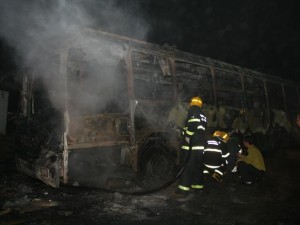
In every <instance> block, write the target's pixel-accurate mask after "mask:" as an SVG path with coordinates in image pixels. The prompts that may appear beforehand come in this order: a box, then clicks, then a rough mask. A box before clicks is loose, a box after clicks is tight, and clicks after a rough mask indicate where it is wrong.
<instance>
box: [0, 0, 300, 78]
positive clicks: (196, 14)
mask: <svg viewBox="0 0 300 225" xmlns="http://www.w3.org/2000/svg"><path fill="white" fill-rule="evenodd" d="M3 2H6V1H3ZM7 2H10V1H7ZM26 2H36V1H33V0H31V1H26ZM40 2H43V4H44V5H43V7H45V4H50V3H49V2H54V1H40ZM73 2H76V3H78V4H79V5H80V6H81V7H82V8H84V10H86V11H87V12H88V13H89V15H90V16H91V18H93V20H94V22H93V25H92V26H94V27H97V28H100V29H102V30H105V31H109V32H114V33H117V34H121V35H126V36H129V37H132V38H136V39H142V40H145V41H148V42H152V43H157V44H168V45H172V46H176V47H177V48H178V49H180V50H184V51H188V52H192V53H196V54H199V55H202V56H207V57H210V58H214V59H217V60H221V61H225V62H228V63H231V64H234V65H238V66H242V67H246V68H249V69H253V70H257V71H260V72H264V73H267V74H271V75H275V76H280V77H283V78H286V79H292V80H297V81H299V77H298V74H299V73H300V65H299V58H300V41H299V40H300V34H299V30H300V13H299V12H298V11H299V10H298V9H299V7H297V5H298V4H297V3H298V2H297V1H292V0H287V1H276V0H264V1H262V0H251V1H250V0H249V1H240V0H230V1H217V0H190V1H188V0H186V1H178V0H131V1H128V0H127V1H126V0H114V1H110V0H99V1H97V0H87V1H82V0H81V1H80V0H77V1H76V0H75V1H73ZM1 4H2V3H0V5H1ZM25 6H26V5H25ZM22 7H24V3H22ZM30 7H31V5H30V4H28V8H27V11H29V12H30ZM104 9H105V10H104ZM116 9H117V10H116ZM29 14H30V13H29ZM2 19H3V18H2ZM7 22H9V21H6V23H7ZM136 24H139V25H136ZM132 27H134V30H133V29H132ZM142 29H144V31H143V32H139V30H142ZM140 33H146V35H141V34H140ZM0 40H1V41H0V49H1V51H0V60H1V65H0V73H1V75H3V74H4V73H6V74H7V73H9V72H11V71H14V70H16V68H17V66H18V65H19V61H18V57H17V55H16V54H15V53H16V52H17V50H16V49H17V48H16V47H15V46H12V45H11V44H10V43H9V40H7V39H6V38H5V37H0Z"/></svg>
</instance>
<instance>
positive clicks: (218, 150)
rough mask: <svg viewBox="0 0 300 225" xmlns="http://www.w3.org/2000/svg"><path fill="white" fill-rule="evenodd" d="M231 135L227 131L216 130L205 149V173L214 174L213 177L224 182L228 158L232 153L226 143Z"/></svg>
mask: <svg viewBox="0 0 300 225" xmlns="http://www.w3.org/2000/svg"><path fill="white" fill-rule="evenodd" d="M228 140H229V135H228V134H227V133H226V132H222V131H215V132H214V133H213V137H212V138H211V139H209V140H208V141H207V144H206V146H205V149H204V151H203V164H204V166H205V169H204V171H203V172H204V173H208V174H212V177H213V178H214V179H215V180H216V181H218V182H222V179H223V175H224V173H225V171H226V165H227V164H228V161H227V158H228V156H229V155H230V153H229V151H228V149H227V146H226V143H227V142H228Z"/></svg>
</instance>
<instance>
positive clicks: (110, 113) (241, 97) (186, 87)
mask: <svg viewBox="0 0 300 225" xmlns="http://www.w3.org/2000/svg"><path fill="white" fill-rule="evenodd" d="M82 37H84V38H79V39H78V38H71V39H68V40H67V41H66V42H65V43H64V44H63V45H62V46H63V47H61V48H60V49H59V51H57V50H55V52H54V53H53V58H51V61H49V66H50V69H49V70H32V71H33V72H28V73H26V74H24V76H23V82H22V84H23V86H22V92H21V109H22V111H21V115H22V117H21V118H20V119H18V121H17V123H18V134H17V142H18V148H17V168H18V169H19V170H20V171H22V172H24V173H26V174H28V175H30V176H33V177H36V178H38V179H40V180H42V181H43V182H45V183H47V184H48V185H51V186H53V187H59V185H60V183H64V184H72V183H73V184H74V182H78V183H79V184H80V185H81V184H83V185H85V184H87V185H92V186H102V185H104V184H105V183H106V182H107V180H108V179H109V177H110V176H113V175H114V174H115V173H116V171H115V168H120V167H118V166H119V165H121V166H122V167H121V168H124V170H125V168H129V169H130V171H134V172H135V173H141V174H143V175H146V176H150V177H156V176H167V175H168V174H169V173H170V171H172V169H173V168H174V165H176V164H178V163H179V161H180V154H179V153H180V151H179V149H180V148H179V146H178V145H179V142H180V137H179V136H178V134H177V133H176V132H174V131H173V130H172V129H170V128H169V126H168V125H169V123H170V122H174V123H175V124H176V125H177V126H182V125H183V122H184V119H185V116H186V112H187V102H188V100H189V99H190V97H192V96H195V95H199V96H201V97H202V99H203V102H204V106H203V110H204V112H205V113H206V115H207V117H208V127H209V130H208V131H207V135H210V134H211V132H212V131H214V130H216V129H222V130H226V131H231V130H235V131H239V132H240V133H246V132H251V133H252V134H254V135H255V137H256V140H257V144H258V145H260V147H261V148H262V149H265V151H272V150H270V149H273V147H276V144H277V143H276V142H275V141H278V140H280V139H281V138H283V139H284V141H280V143H286V144H288V143H291V140H297V138H299V130H298V129H297V128H295V127H294V124H295V123H294V121H293V120H295V118H296V116H297V113H299V108H300V96H299V86H297V85H295V84H293V83H289V82H288V81H285V80H282V79H279V78H275V77H272V76H269V75H266V74H262V73H259V72H255V71H252V70H248V69H245V68H241V67H238V66H234V65H231V64H227V63H224V62H220V61H217V60H213V59H210V58H206V57H201V56H197V55H193V54H190V53H186V52H182V51H179V50H176V49H174V48H169V47H162V46H158V45H154V44H150V43H146V42H141V41H137V40H133V39H130V38H126V37H122V36H117V35H113V34H109V33H105V32H101V31H97V30H92V29H85V30H83V31H82ZM275 137H276V138H275ZM298 140H299V139H298Z"/></svg>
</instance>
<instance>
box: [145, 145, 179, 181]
mask: <svg viewBox="0 0 300 225" xmlns="http://www.w3.org/2000/svg"><path fill="white" fill-rule="evenodd" d="M140 168H141V173H142V176H143V177H144V178H148V179H149V178H150V179H166V178H169V177H170V175H172V172H173V171H174V168H175V159H174V157H173V156H172V155H171V154H170V153H169V152H168V151H167V149H166V148H165V147H164V146H161V145H152V146H150V147H149V148H148V149H147V150H146V151H145V152H144V153H143V154H142V155H141V159H140Z"/></svg>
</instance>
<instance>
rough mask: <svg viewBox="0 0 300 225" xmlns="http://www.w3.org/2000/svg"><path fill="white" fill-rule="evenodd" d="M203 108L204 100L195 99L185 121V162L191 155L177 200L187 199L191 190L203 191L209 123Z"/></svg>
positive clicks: (183, 151) (180, 184) (181, 180)
mask: <svg viewBox="0 0 300 225" xmlns="http://www.w3.org/2000/svg"><path fill="white" fill-rule="evenodd" d="M201 107H202V99H201V98H199V97H193V98H192V99H191V101H190V107H189V110H188V114H187V118H186V120H185V127H184V129H183V130H184V131H183V132H184V134H183V141H182V146H181V150H182V151H181V152H182V159H183V160H184V159H186V158H187V156H188V154H189V151H191V152H190V154H191V155H190V158H189V161H188V162H187V165H186V166H185V168H184V170H183V172H182V174H181V176H180V178H179V184H178V187H177V190H176V191H175V192H174V196H175V197H176V198H186V197H187V196H188V195H189V193H190V190H191V189H193V190H195V191H199V192H200V191H201V190H202V189H203V178H204V175H203V150H204V145H205V143H206V139H205V130H206V127H207V122H206V116H205V115H204V113H203V112H202V110H201Z"/></svg>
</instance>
